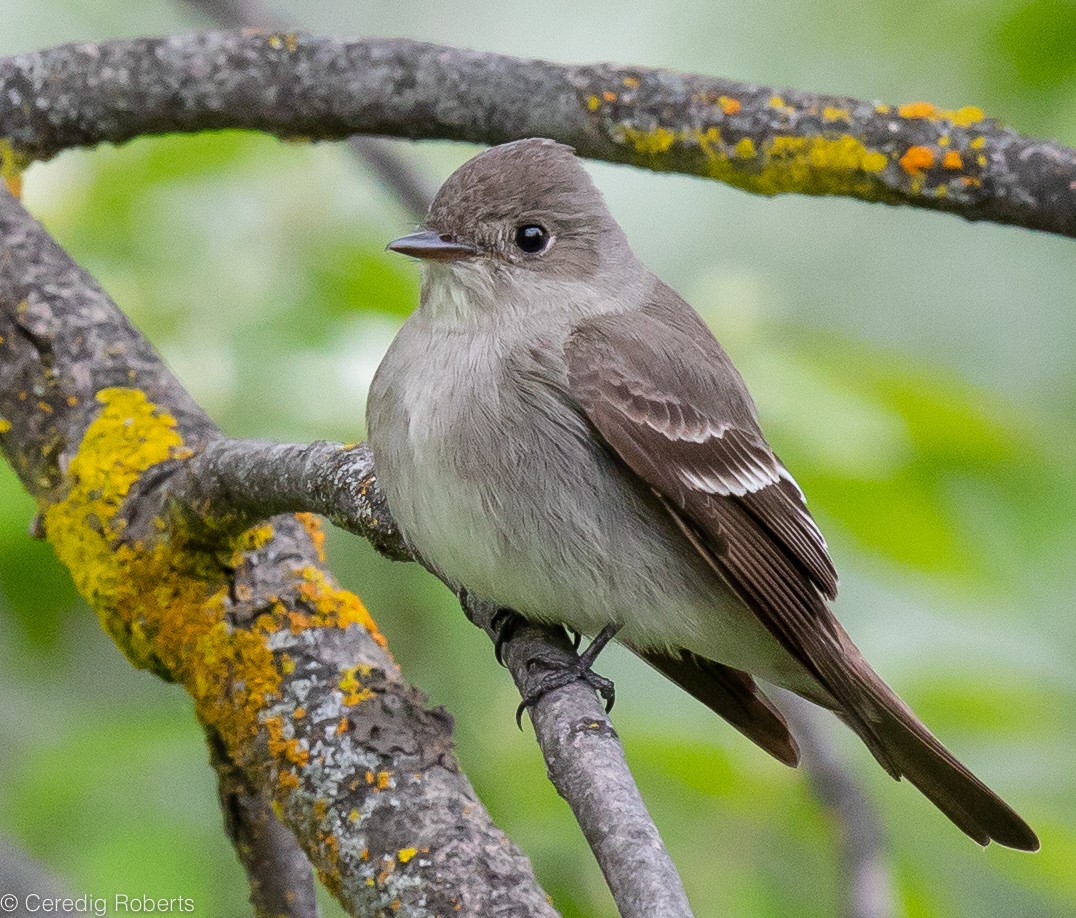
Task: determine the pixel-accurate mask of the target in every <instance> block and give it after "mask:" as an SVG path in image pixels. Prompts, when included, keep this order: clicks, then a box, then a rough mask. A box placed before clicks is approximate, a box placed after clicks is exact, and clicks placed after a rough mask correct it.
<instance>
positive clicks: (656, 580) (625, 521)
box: [390, 455, 802, 685]
mask: <svg viewBox="0 0 1076 918" xmlns="http://www.w3.org/2000/svg"><path fill="white" fill-rule="evenodd" d="M494 464H495V465H497V463H494ZM539 465H540V463H534V464H532V463H528V462H522V463H519V462H517V463H516V464H515V465H514V466H513V469H514V472H515V474H514V475H513V476H511V477H504V475H503V470H502V475H501V477H500V481H499V487H498V491H499V492H500V493H493V492H492V491H491V490H490V487H489V484H488V482H489V481H490V480H491V478H490V477H489V476H480V480H476V478H475V477H474V476H472V475H471V474H469V473H462V474H461V473H460V472H458V471H456V470H453V469H451V468H450V467H449V468H446V467H444V466H441V467H439V468H436V469H434V468H432V467H431V468H425V469H424V468H421V467H419V466H413V467H412V468H411V469H410V476H409V477H410V478H411V480H410V481H409V482H407V483H406V484H404V486H403V488H402V491H403V493H409V494H411V495H413V498H412V499H411V500H409V501H407V502H406V508H401V509H400V510H399V511H397V508H396V506H394V504H397V505H398V502H394V501H391V500H390V508H391V509H393V513H394V515H396V516H397V520H398V521H399V522H400V525H401V529H402V531H403V532H404V533H405V535H406V536H407V538H408V540H409V542H410V543H411V544H412V546H413V547H414V548H415V549H416V550H417V551H418V552H419V553H420V554H421V555H422V557H423V558H425V559H426V560H427V561H428V562H429V563H430V564H432V566H433V567H435V568H436V569H437V570H438V571H439V572H440V573H441V574H442V576H443V577H444V578H445V579H446V580H448V581H449V582H450V583H452V584H453V585H455V586H457V587H460V586H462V587H466V588H467V590H468V591H469V592H471V593H472V594H474V595H476V596H479V597H481V598H482V599H484V600H486V601H488V602H492V603H496V604H498V605H502V606H505V607H508V608H512V609H515V610H516V611H518V612H520V613H521V614H523V615H524V616H525V617H527V618H529V619H531V620H534V621H540V622H547V623H554V624H563V625H567V626H568V627H570V628H572V629H573V630H575V631H578V632H580V633H582V634H588V635H594V634H596V633H597V632H598V631H599V630H601V628H603V627H604V626H605V625H607V624H610V623H617V624H619V625H621V626H622V630H621V632H620V635H619V637H620V639H621V640H623V641H625V642H626V643H629V644H631V645H633V646H635V647H636V648H638V649H641V650H649V649H657V650H669V651H670V652H674V653H675V652H678V651H679V649H680V648H686V649H688V650H691V651H693V652H695V653H698V654H701V655H703V656H706V657H708V658H709V659H712V660H717V661H718V662H721V663H724V664H726V665H729V666H734V667H736V668H738V669H743V670H746V671H748V672H751V673H754V674H755V675H758V676H760V677H762V678H765V679H769V680H770V681H773V682H777V683H779V684H783V685H790V684H798V682H799V681H800V679H801V678H802V671H801V670H800V667H799V666H798V664H796V663H795V661H794V660H793V659H792V657H791V656H790V655H789V654H788V653H787V651H785V649H784V648H783V647H781V645H780V644H779V643H778V642H777V641H776V639H774V638H773V636H772V635H771V634H770V633H769V631H768V630H767V629H766V628H765V627H764V626H763V625H762V623H761V622H760V621H759V620H758V619H757V618H756V616H754V615H753V614H752V613H751V612H750V611H749V610H748V609H747V608H746V607H745V606H744V605H743V604H742V603H741V602H740V600H739V599H738V598H736V597H735V596H734V595H733V593H732V592H731V591H730V590H729V588H728V587H727V586H726V585H725V583H724V581H723V580H722V579H721V578H720V577H719V576H718V575H717V574H715V573H714V572H713V570H712V569H711V568H710V567H709V565H708V564H707V562H706V561H704V560H703V559H702V558H701V556H699V555H698V554H697V553H696V552H695V550H694V549H693V547H691V546H690V544H689V543H688V542H687V541H686V540H685V539H684V537H683V536H682V534H681V533H680V531H679V530H678V529H677V528H676V526H675V524H674V523H672V522H671V520H670V519H668V518H667V517H666V516H665V515H664V514H663V512H661V511H660V508H659V506H658V505H657V503H656V501H653V500H652V499H651V498H649V495H648V494H646V493H644V492H643V491H642V490H641V489H637V488H636V486H635V485H634V483H633V482H631V481H630V480H629V479H627V477H626V476H624V473H622V472H621V471H620V470H619V468H617V467H611V466H608V465H604V464H602V463H600V462H597V461H595V459H594V458H593V457H590V456H585V455H578V456H575V457H574V460H573V463H572V465H571V466H569V467H572V468H574V469H576V470H577V471H578V473H579V474H577V475H576V476H573V479H572V480H571V481H566V480H564V479H563V478H561V477H559V476H557V475H555V474H554V473H552V472H551V470H550V469H549V468H541V467H538V466H539ZM621 476H624V477H621ZM536 482H545V486H544V487H542V486H538V485H537V484H536ZM618 508H619V509H618Z"/></svg>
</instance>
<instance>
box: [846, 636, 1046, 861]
mask: <svg viewBox="0 0 1076 918" xmlns="http://www.w3.org/2000/svg"><path fill="white" fill-rule="evenodd" d="M840 637H841V638H842V643H844V644H845V647H844V650H845V655H846V656H845V659H846V660H848V661H849V662H850V663H851V664H852V667H853V668H854V670H855V671H856V672H857V673H858V675H859V676H860V679H861V680H862V691H861V692H857V693H856V694H857V696H858V697H857V698H856V700H855V701H854V702H853V704H852V705H851V706H850V707H851V708H852V709H851V710H847V709H842V708H841V707H840V706H835V710H836V713H837V715H838V716H839V717H840V718H841V720H843V721H844V722H845V723H846V724H848V726H850V727H851V728H852V729H853V730H854V731H855V733H856V734H857V735H858V736H859V737H860V739H862V740H863V742H864V743H865V744H866V745H867V748H868V749H870V751H871V754H872V755H873V756H874V757H875V758H876V759H877V760H878V762H879V763H880V764H881V765H882V767H883V768H885V770H886V771H888V772H889V773H890V774H891V775H892V776H893V777H894V778H896V779H898V780H900V779H901V778H907V779H908V780H909V781H910V782H911V783H912V784H913V785H915V786H916V787H917V788H919V790H920V791H921V792H922V793H923V794H924V795H925V796H926V798H927V799H928V800H930V802H931V803H933V804H934V805H935V806H936V807H937V808H938V809H939V810H941V811H942V812H943V813H944V814H945V815H946V816H948V817H949V818H950V819H951V820H952V821H953V822H954V823H955V824H956V825H957V826H958V827H959V828H960V829H961V830H962V831H963V832H965V833H966V834H967V835H969V836H970V837H971V838H973V839H975V841H977V842H978V843H979V844H980V845H984V846H985V845H988V844H990V842H991V841H996V842H997V843H998V844H1001V845H1005V846H1006V847H1008V848H1017V849H1019V850H1021V851H1037V850H1038V849H1039V839H1038V837H1037V836H1036V835H1035V832H1034V831H1033V830H1032V828H1031V827H1030V826H1029V825H1028V824H1027V823H1026V822H1024V820H1023V819H1022V818H1020V816H1019V815H1018V814H1017V813H1016V811H1015V810H1013V809H1012V807H1010V806H1009V805H1008V804H1007V803H1006V802H1005V801H1004V800H1002V799H1001V798H1000V797H999V796H998V795H997V794H995V793H994V792H993V791H992V790H991V789H990V788H989V787H987V786H986V785H985V784H984V783H983V782H982V781H980V780H979V779H978V778H977V777H975V775H973V774H972V773H971V771H970V770H969V769H968V768H967V766H965V765H964V764H963V763H962V762H960V761H959V760H958V759H957V758H956V756H954V755H953V754H952V753H951V752H950V751H949V750H948V749H946V748H945V746H943V745H942V744H941V742H940V741H939V740H938V739H937V737H935V736H934V734H933V733H931V732H930V730H929V729H927V727H926V725H925V724H924V723H923V722H922V721H921V720H919V718H918V717H916V715H915V713H914V712H913V711H912V709H911V708H909V707H908V706H907V705H906V704H905V703H904V702H903V701H902V700H901V699H900V698H899V697H898V696H897V694H896V693H895V692H894V691H893V690H892V689H891V688H890V687H889V686H888V685H886V684H885V682H884V681H882V678H881V677H880V676H879V675H878V674H877V673H876V672H874V670H873V669H871V667H870V665H869V664H868V663H867V661H866V660H865V659H864V658H863V656H862V654H861V653H860V652H859V649H858V648H857V647H856V646H855V645H854V644H853V643H852V641H851V640H850V639H849V638H848V636H847V634H845V633H844V631H843V629H841V634H840Z"/></svg>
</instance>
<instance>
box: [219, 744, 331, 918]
mask: <svg viewBox="0 0 1076 918" xmlns="http://www.w3.org/2000/svg"><path fill="white" fill-rule="evenodd" d="M206 739H207V742H208V744H209V762H210V764H211V765H212V766H213V770H214V771H216V773H217V796H218V798H219V799H220V808H221V812H223V814H224V828H225V830H226V831H227V833H228V838H229V839H230V840H231V843H232V847H234V848H235V851H236V854H237V855H238V856H239V862H240V863H241V864H242V865H243V869H244V870H246V872H247V878H248V881H249V884H250V904H251V905H253V906H254V914H255V915H256V916H257V918H317V916H318V903H317V898H316V897H315V895H314V874H313V871H312V869H311V867H310V861H309V859H308V858H307V856H306V855H305V854H304V853H303V849H302V848H300V847H299V843H298V842H297V841H296V839H295V836H294V835H293V834H292V832H291V831H290V830H289V829H286V828H285V827H284V826H283V825H282V824H281V822H280V820H279V819H277V818H276V816H274V815H273V810H272V806H271V805H270V803H269V801H268V800H266V798H265V795H264V794H263V793H261V792H260V791H258V790H256V789H255V788H253V787H251V785H250V780H249V779H248V778H247V776H246V774H245V773H244V771H243V769H242V768H240V767H239V766H237V765H236V764H235V762H233V761H232V758H231V756H230V755H229V754H228V750H227V748H226V747H225V745H224V743H223V741H222V740H221V738H220V737H219V736H218V735H217V734H216V733H215V732H214V731H212V730H208V731H206Z"/></svg>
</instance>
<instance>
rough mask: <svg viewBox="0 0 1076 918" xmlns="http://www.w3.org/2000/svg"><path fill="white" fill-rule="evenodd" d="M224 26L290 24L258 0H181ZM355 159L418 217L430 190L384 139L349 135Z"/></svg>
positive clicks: (279, 27)
mask: <svg viewBox="0 0 1076 918" xmlns="http://www.w3.org/2000/svg"><path fill="white" fill-rule="evenodd" d="M185 2H186V4H187V6H190V7H192V8H193V9H196V10H199V11H200V12H202V13H204V14H205V15H206V16H208V17H210V19H212V20H214V21H215V23H216V24H217V25H219V26H223V27H225V28H229V29H232V28H246V29H277V30H282V29H286V28H289V27H290V26H292V25H294V24H293V23H290V22H288V21H287V20H285V19H284V18H283V17H282V16H280V15H279V14H278V13H276V12H275V11H274V10H273V8H272V7H271V6H270V5H269V4H268V3H264V2H262V0H185ZM347 145H348V149H349V150H351V152H352V154H353V155H354V156H355V158H356V159H357V160H359V162H361V163H363V164H364V165H365V166H366V167H367V168H369V169H370V170H371V171H372V172H373V173H374V175H375V176H376V177H377V179H378V180H379V181H380V182H381V184H383V185H384V186H385V187H386V188H387V189H388V190H389V191H390V192H391V193H392V196H393V197H394V198H395V200H396V201H398V202H399V203H400V205H401V206H402V207H403V208H404V210H405V211H407V213H408V214H409V215H411V216H413V217H414V218H415V219H421V218H422V217H423V216H424V215H425V213H426V211H427V210H428V209H429V206H430V201H432V200H433V191H432V189H430V188H429V187H428V186H427V184H426V182H425V181H424V180H423V179H422V177H421V176H419V175H418V173H417V172H415V170H414V169H412V168H411V166H410V165H409V164H408V163H407V162H406V161H405V160H404V159H403V158H402V157H400V156H397V155H396V153H395V151H394V150H392V149H391V148H390V147H389V145H388V144H387V143H385V142H384V141H382V140H380V139H379V138H377V137H350V138H348V141H347Z"/></svg>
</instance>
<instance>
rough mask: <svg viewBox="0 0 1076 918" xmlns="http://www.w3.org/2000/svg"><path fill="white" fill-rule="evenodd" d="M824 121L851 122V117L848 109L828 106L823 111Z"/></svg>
mask: <svg viewBox="0 0 1076 918" xmlns="http://www.w3.org/2000/svg"><path fill="white" fill-rule="evenodd" d="M822 120H823V121H850V120H851V115H849V113H848V109H846V108H837V107H836V106H834V105H827V106H826V107H825V108H823V109H822Z"/></svg>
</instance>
